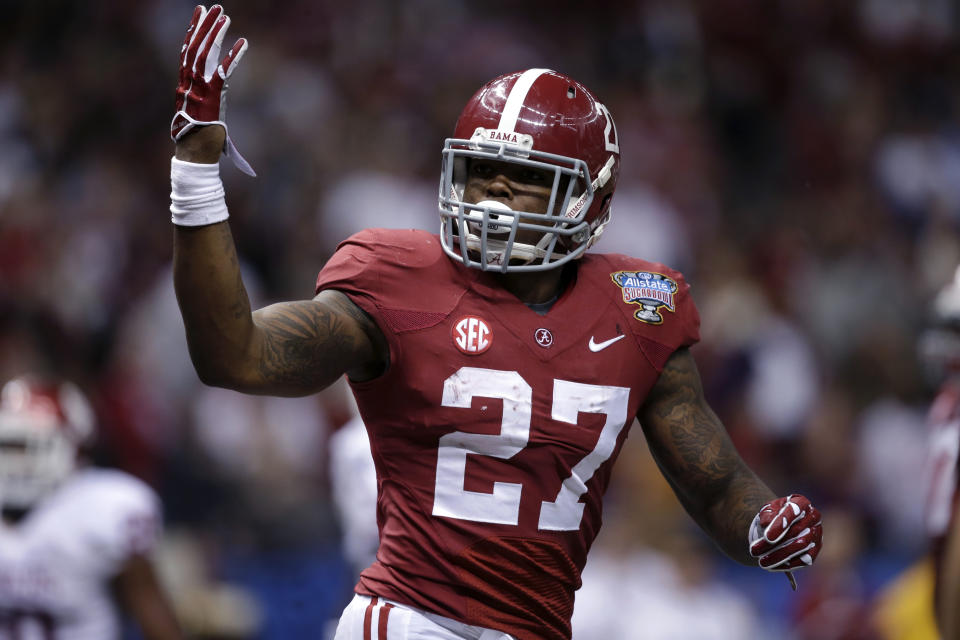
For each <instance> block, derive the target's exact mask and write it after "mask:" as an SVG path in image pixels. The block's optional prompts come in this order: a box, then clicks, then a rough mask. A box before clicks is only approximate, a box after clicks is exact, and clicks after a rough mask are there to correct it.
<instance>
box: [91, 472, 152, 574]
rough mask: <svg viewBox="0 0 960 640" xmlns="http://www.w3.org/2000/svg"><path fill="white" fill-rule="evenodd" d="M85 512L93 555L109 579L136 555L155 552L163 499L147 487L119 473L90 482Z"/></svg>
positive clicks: (131, 477) (107, 474) (99, 475)
mask: <svg viewBox="0 0 960 640" xmlns="http://www.w3.org/2000/svg"><path fill="white" fill-rule="evenodd" d="M85 494H86V495H85V496H84V500H83V505H82V506H83V509H84V511H88V512H89V514H90V515H91V516H93V517H87V518H84V521H85V522H86V529H87V530H86V531H85V534H86V537H87V540H88V542H89V546H90V551H91V553H92V554H93V555H94V556H95V557H96V558H97V559H98V564H99V565H100V566H101V567H102V568H103V572H104V573H105V574H106V575H116V573H117V572H119V571H120V569H121V568H122V567H123V565H124V563H126V561H127V560H128V559H129V558H130V557H131V556H133V555H137V554H147V553H149V552H151V551H152V550H153V548H154V546H155V545H156V543H157V541H158V540H159V538H160V533H161V530H162V513H161V507H160V499H159V498H158V497H157V495H156V493H154V491H153V490H152V489H151V488H150V487H148V486H147V485H146V484H145V483H143V482H142V481H140V480H138V479H137V478H134V477H133V476H130V475H127V474H125V473H122V472H119V471H98V472H96V476H94V477H91V478H89V479H88V481H87V483H86V491H85Z"/></svg>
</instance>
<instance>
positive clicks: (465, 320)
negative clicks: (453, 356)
mask: <svg viewBox="0 0 960 640" xmlns="http://www.w3.org/2000/svg"><path fill="white" fill-rule="evenodd" d="M450 336H451V337H452V338H453V344H455V345H456V346H457V349H459V350H460V351H462V352H463V353H465V354H467V355H470V356H476V355H480V354H481V353H483V352H484V351H486V350H487V349H489V348H490V345H492V344H493V331H492V330H491V329H490V325H489V324H487V322H486V321H485V320H484V319H483V318H478V317H477V316H464V317H462V318H460V319H459V320H457V321H456V322H455V323H454V325H453V328H452V329H451V330H450Z"/></svg>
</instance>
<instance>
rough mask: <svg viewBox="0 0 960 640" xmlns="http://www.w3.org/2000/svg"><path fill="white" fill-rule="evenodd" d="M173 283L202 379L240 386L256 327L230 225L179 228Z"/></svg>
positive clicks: (189, 343)
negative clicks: (241, 275)
mask: <svg viewBox="0 0 960 640" xmlns="http://www.w3.org/2000/svg"><path fill="white" fill-rule="evenodd" d="M173 283H174V289H175V291H176V294H177V302H178V303H179V305H180V313H181V315H182V316H183V323H184V327H185V328H186V334H187V345H188V347H189V349H190V357H191V359H192V360H193V365H194V367H195V368H196V370H197V373H198V375H199V376H200V379H201V380H203V381H204V382H205V383H207V384H211V385H215V386H224V387H235V386H237V384H238V383H239V378H240V375H241V374H242V372H244V371H246V370H247V368H248V366H247V364H246V361H247V359H248V356H249V353H250V345H251V344H252V341H253V337H254V333H255V330H256V327H255V325H254V322H253V316H252V314H251V309H250V300H249V298H248V296H247V291H246V289H245V288H244V285H243V280H242V279H241V277H240V267H239V263H238V259H237V254H236V249H235V247H234V242H233V236H232V235H231V233H230V227H229V225H228V224H227V223H226V222H220V223H217V224H212V225H207V226H202V227H181V226H174V241H173Z"/></svg>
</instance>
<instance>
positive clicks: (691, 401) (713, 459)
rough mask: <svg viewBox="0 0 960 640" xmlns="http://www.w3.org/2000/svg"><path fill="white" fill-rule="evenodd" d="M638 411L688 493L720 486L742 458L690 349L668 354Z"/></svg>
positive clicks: (654, 447)
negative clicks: (711, 402)
mask: <svg viewBox="0 0 960 640" xmlns="http://www.w3.org/2000/svg"><path fill="white" fill-rule="evenodd" d="M638 417H639V419H640V423H641V425H642V427H643V432H644V435H645V436H646V439H647V442H648V443H649V445H650V451H651V453H652V454H653V456H654V458H655V460H656V461H657V464H658V465H659V466H660V468H661V469H662V470H663V472H664V474H665V475H666V476H667V479H668V480H669V481H670V483H671V484H672V485H673V486H674V489H675V490H677V491H678V492H679V493H682V494H683V496H684V497H694V496H696V497H697V498H701V499H702V498H704V497H708V496H710V495H712V494H714V493H717V492H719V491H722V489H723V487H724V486H726V484H727V483H728V482H729V481H730V479H731V478H732V477H733V476H735V475H736V473H737V472H738V471H740V470H741V467H742V466H743V464H744V463H743V461H742V460H741V458H740V456H739V454H738V453H737V451H736V449H735V448H734V446H733V443H732V442H731V441H730V438H729V436H728V435H727V432H726V429H725V428H724V426H723V424H722V423H721V422H720V419H719V418H717V415H716V414H715V413H714V412H713V410H712V409H711V408H710V406H709V405H708V404H707V402H706V399H705V398H704V396H703V388H702V386H701V384H700V374H699V372H698V371H697V366H696V362H695V361H694V359H693V356H692V355H691V354H690V352H689V350H688V349H685V348H684V349H679V350H677V351H676V352H675V353H674V354H673V355H672V356H670V359H669V360H668V361H667V363H666V365H665V366H664V368H663V371H662V373H661V374H660V377H659V379H658V380H657V382H656V384H655V385H654V386H653V389H652V390H651V391H650V393H649V394H648V396H647V399H646V401H645V402H644V404H643V406H642V407H641V408H640V412H639V415H638Z"/></svg>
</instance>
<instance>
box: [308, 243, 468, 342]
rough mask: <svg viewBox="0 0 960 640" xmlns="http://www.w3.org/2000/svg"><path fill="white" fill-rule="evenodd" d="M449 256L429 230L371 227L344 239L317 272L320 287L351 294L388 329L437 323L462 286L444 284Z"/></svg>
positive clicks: (458, 295)
mask: <svg viewBox="0 0 960 640" xmlns="http://www.w3.org/2000/svg"><path fill="white" fill-rule="evenodd" d="M450 268H451V267H450V260H449V259H448V258H447V257H446V255H445V254H444V253H443V251H442V249H441V248H440V239H439V237H437V236H435V235H432V234H429V233H427V232H425V231H417V230H398V229H366V230H364V231H360V232H359V233H356V234H354V235H353V236H351V237H349V238H347V239H346V240H344V241H343V242H342V243H340V245H339V246H338V247H337V250H336V252H335V253H334V254H333V256H332V257H331V258H330V260H328V261H327V263H326V264H325V265H324V267H323V269H322V270H321V271H320V274H319V275H318V276H317V284H316V292H317V293H320V292H321V291H323V290H325V289H336V290H338V291H342V292H343V293H345V294H347V295H348V296H349V297H350V299H351V300H353V302H354V303H355V304H357V305H358V306H359V307H360V308H361V309H363V310H364V311H365V312H366V313H367V314H368V315H370V317H372V318H373V320H374V321H375V322H376V323H377V325H378V326H379V327H380V329H381V330H382V331H383V332H384V333H386V334H388V336H387V337H388V339H389V338H390V335H391V334H396V333H402V332H404V331H409V330H416V329H420V328H424V327H428V326H432V325H433V324H435V323H436V322H439V321H440V320H441V319H442V318H444V317H446V314H447V313H449V312H450V310H451V309H452V308H453V307H454V306H456V303H457V301H458V300H459V297H460V295H462V293H463V291H462V289H458V288H456V287H450V286H443V284H442V283H443V282H444V281H445V278H444V275H443V274H444V273H445V272H447V271H449V269H450Z"/></svg>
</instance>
